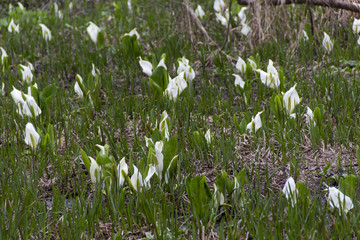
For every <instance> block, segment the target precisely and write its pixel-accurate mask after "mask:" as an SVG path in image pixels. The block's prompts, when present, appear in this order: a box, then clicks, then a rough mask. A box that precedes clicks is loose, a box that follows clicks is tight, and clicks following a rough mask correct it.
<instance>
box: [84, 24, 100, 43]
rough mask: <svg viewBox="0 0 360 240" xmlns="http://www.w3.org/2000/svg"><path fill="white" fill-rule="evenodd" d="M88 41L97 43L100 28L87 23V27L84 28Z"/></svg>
mask: <svg viewBox="0 0 360 240" xmlns="http://www.w3.org/2000/svg"><path fill="white" fill-rule="evenodd" d="M86 31H87V32H88V34H89V36H90V39H91V40H92V41H93V42H94V43H95V44H96V43H97V41H98V35H99V32H100V28H99V27H98V26H97V25H96V24H95V23H93V22H89V26H88V27H87V28H86Z"/></svg>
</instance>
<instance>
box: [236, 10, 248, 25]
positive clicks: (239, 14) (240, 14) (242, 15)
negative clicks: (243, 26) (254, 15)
mask: <svg viewBox="0 0 360 240" xmlns="http://www.w3.org/2000/svg"><path fill="white" fill-rule="evenodd" d="M247 9H248V8H247V7H242V8H241V9H240V12H239V13H238V17H239V18H240V22H242V23H245V22H246V15H245V11H246V10H247Z"/></svg>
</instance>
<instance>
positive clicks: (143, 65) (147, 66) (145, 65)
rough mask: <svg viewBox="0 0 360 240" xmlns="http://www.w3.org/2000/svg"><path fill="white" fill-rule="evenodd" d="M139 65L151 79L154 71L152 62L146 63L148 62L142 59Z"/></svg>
mask: <svg viewBox="0 0 360 240" xmlns="http://www.w3.org/2000/svg"><path fill="white" fill-rule="evenodd" d="M139 64H140V66H141V68H142V71H143V73H145V74H146V75H148V76H149V77H150V76H151V74H152V72H153V71H152V70H153V66H152V64H151V62H149V61H146V60H143V59H142V58H141V57H140V60H139Z"/></svg>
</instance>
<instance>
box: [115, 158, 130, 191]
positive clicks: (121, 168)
mask: <svg viewBox="0 0 360 240" xmlns="http://www.w3.org/2000/svg"><path fill="white" fill-rule="evenodd" d="M117 170H118V179H119V187H122V186H123V185H124V182H125V178H124V174H125V175H128V173H129V167H128V165H127V164H126V162H125V157H123V158H122V159H121V161H120V162H119V164H118V166H117Z"/></svg>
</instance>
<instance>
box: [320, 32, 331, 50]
mask: <svg viewBox="0 0 360 240" xmlns="http://www.w3.org/2000/svg"><path fill="white" fill-rule="evenodd" d="M322 45H323V47H324V48H325V50H326V51H327V52H331V50H332V49H333V46H334V44H333V42H332V41H331V39H330V37H329V35H327V33H326V32H324V38H323V41H322Z"/></svg>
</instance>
